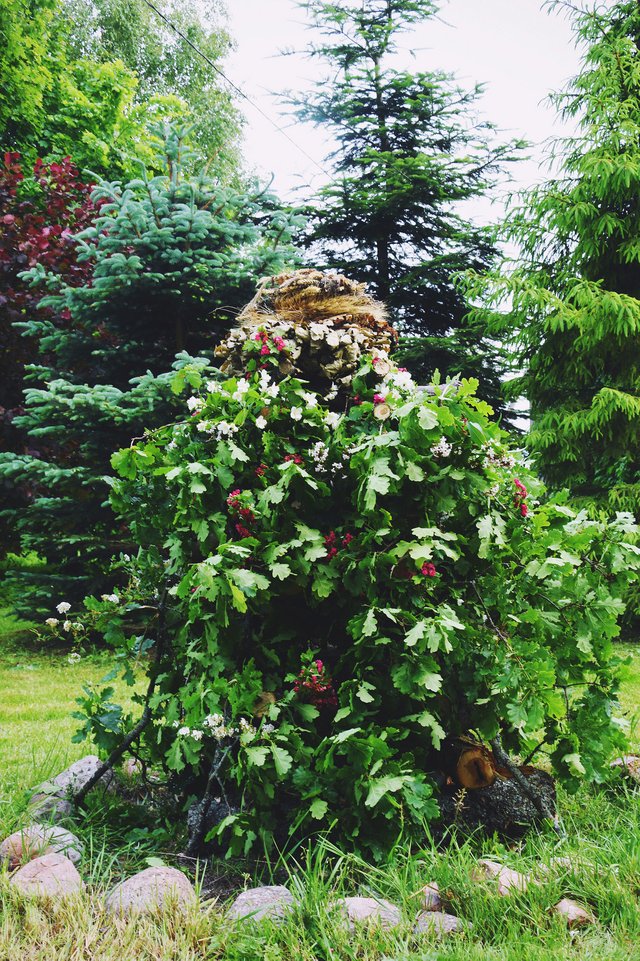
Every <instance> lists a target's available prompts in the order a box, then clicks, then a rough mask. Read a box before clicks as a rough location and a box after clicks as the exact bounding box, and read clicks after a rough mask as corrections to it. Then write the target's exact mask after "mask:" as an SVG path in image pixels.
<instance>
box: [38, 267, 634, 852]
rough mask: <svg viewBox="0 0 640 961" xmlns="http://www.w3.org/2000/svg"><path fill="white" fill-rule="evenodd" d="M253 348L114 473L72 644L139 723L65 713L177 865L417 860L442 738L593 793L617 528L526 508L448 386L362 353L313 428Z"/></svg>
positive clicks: (314, 414) (465, 389)
mask: <svg viewBox="0 0 640 961" xmlns="http://www.w3.org/2000/svg"><path fill="white" fill-rule="evenodd" d="M306 279H307V280H308V276H307V277H306ZM294 281H295V277H294ZM288 282H289V283H291V282H292V280H291V278H289V279H287V278H286V277H281V278H279V279H278V280H274V281H272V282H271V288H278V287H280V288H282V287H283V286H284V285H286V284H287V283H288ZM327 283H329V280H327ZM268 286H269V285H268ZM318 286H319V287H321V286H322V285H321V284H318ZM308 309H309V310H312V305H309V306H308ZM252 331H253V333H252V334H251V336H248V337H247V339H246V340H245V342H244V345H243V350H242V357H243V366H244V369H243V371H242V373H237V374H236V375H234V376H232V377H230V378H225V376H224V374H221V375H220V377H216V378H215V379H211V380H203V382H202V383H200V384H199V385H198V384H197V383H196V389H195V391H194V392H192V393H191V396H188V397H187V398H186V399H185V404H184V415H183V417H182V418H181V419H180V420H179V421H178V422H177V423H173V424H170V425H167V426H165V427H161V428H159V429H157V430H155V431H153V432H151V433H149V434H148V435H147V436H146V437H145V438H144V439H143V440H141V441H139V442H137V443H134V444H132V445H131V446H130V447H127V448H125V449H123V450H121V451H119V452H118V453H117V454H115V455H114V458H113V466H114V468H115V469H116V471H117V472H118V473H119V474H120V478H121V479H120V480H119V481H118V482H117V483H116V484H115V487H114V490H113V505H114V507H115V508H116V510H117V511H118V512H119V514H120V515H121V517H122V518H123V519H124V520H125V521H126V523H127V524H128V525H130V527H131V530H132V532H133V535H134V537H135V539H136V540H137V542H138V543H139V545H140V549H139V553H138V556H137V558H136V559H135V560H134V561H132V562H131V574H132V579H131V583H130V586H129V588H128V590H127V591H125V592H123V593H122V594H121V595H116V596H114V595H105V597H104V598H103V599H102V600H98V599H96V598H90V599H88V600H87V602H86V606H87V609H88V615H87V618H86V619H85V622H86V624H87V629H92V630H95V629H99V630H102V631H104V633H105V635H106V636H107V638H108V639H109V640H110V642H111V643H112V644H113V645H114V647H115V649H116V652H117V654H118V656H119V658H121V659H122V658H124V660H125V663H126V665H127V669H129V668H130V667H131V666H132V665H133V663H134V662H136V663H137V664H138V667H140V665H141V664H146V665H147V669H148V672H149V687H148V691H147V694H146V696H145V697H144V698H143V700H144V713H143V714H142V715H141V717H140V719H139V720H137V719H136V718H135V717H131V718H129V717H124V718H123V719H118V720H117V722H114V723H112V722H111V721H109V723H108V724H105V723H104V722H103V720H102V718H103V716H106V717H107V718H116V717H118V715H117V711H115V709H114V706H113V704H111V702H110V697H111V695H112V691H111V690H110V689H107V691H106V692H105V694H104V697H105V699H106V700H107V702H108V705H107V706H108V710H105V712H103V711H102V710H101V708H100V700H101V697H100V694H99V693H97V694H96V695H95V696H94V697H93V699H91V698H89V700H88V701H85V705H84V706H85V712H86V716H85V725H84V729H83V730H84V733H86V734H92V735H94V736H95V737H96V739H97V742H98V743H99V744H100V745H101V746H102V747H103V749H105V750H107V751H109V752H113V753H112V760H113V761H114V762H115V761H116V760H117V759H118V758H119V757H120V756H121V755H122V752H123V750H124V749H125V748H126V747H129V746H130V745H131V744H132V743H134V742H135V745H136V753H137V754H138V755H139V756H141V757H143V758H144V759H145V760H146V761H147V762H148V763H150V764H151V765H155V766H161V767H163V768H164V769H165V770H166V771H167V772H170V773H171V774H172V780H171V783H172V785H173V786H174V787H175V788H176V789H177V790H178V791H179V792H180V794H181V798H182V801H183V803H184V805H185V808H189V809H191V812H192V816H191V822H192V824H193V823H195V825H196V826H195V827H194V834H193V836H192V842H193V843H192V846H191V850H192V851H194V850H196V849H197V846H198V844H199V843H200V842H202V841H203V840H204V836H205V834H206V835H207V836H208V838H209V840H210V841H213V842H215V843H216V844H217V845H218V847H219V849H222V850H223V851H227V852H228V853H230V854H231V853H235V854H239V853H247V852H249V851H250V850H251V849H252V848H253V847H254V845H256V846H260V849H261V850H262V849H263V845H266V846H267V847H269V846H270V845H271V844H272V843H274V842H277V843H278V844H280V845H282V844H284V843H286V841H287V839H293V838H296V837H302V836H307V835H308V834H309V832H313V831H315V830H320V829H322V830H331V831H332V832H333V833H334V835H335V836H337V837H338V838H339V839H341V840H342V841H345V840H346V841H347V842H348V843H349V844H351V845H354V846H356V847H358V848H359V849H361V850H368V851H370V852H373V853H374V854H375V855H381V854H382V853H383V852H384V851H385V850H388V848H389V846H390V845H391V844H392V843H393V842H394V840H395V839H396V838H397V837H398V834H399V833H400V832H401V831H404V832H405V834H406V835H408V836H411V835H414V836H416V837H423V836H424V835H423V830H424V823H425V821H428V820H431V819H433V818H436V817H437V816H438V803H437V799H436V793H435V784H436V779H437V776H438V773H437V772H438V771H440V770H442V746H443V741H444V740H445V738H462V739H467V738H469V737H470V735H473V736H472V738H471V739H472V741H473V743H480V742H485V743H487V744H489V743H492V742H493V743H494V744H496V745H499V746H500V750H502V747H501V745H504V748H505V749H506V750H507V751H511V752H521V753H522V755H526V754H527V753H529V751H530V750H531V749H532V748H533V747H534V746H535V745H538V746H542V748H543V749H544V750H545V751H547V752H548V754H549V756H550V760H551V763H552V764H553V767H554V770H555V771H556V772H557V774H558V775H559V776H560V777H561V778H562V779H563V780H564V781H565V782H566V783H567V784H568V785H569V786H570V787H571V786H574V787H575V786H577V784H578V783H579V781H580V779H581V778H587V779H589V780H595V781H597V780H599V779H601V778H603V777H604V776H605V772H606V770H607V766H608V760H609V757H610V755H611V751H612V750H614V749H615V748H619V746H620V745H621V743H622V742H623V741H624V737H623V734H622V732H621V727H620V723H619V721H617V720H616V686H617V665H618V663H619V659H618V658H617V657H616V655H615V653H614V649H613V644H612V640H613V638H615V636H616V634H617V631H618V627H617V619H618V615H619V614H620V612H621V610H622V607H623V605H622V603H621V601H620V600H619V597H620V594H621V592H622V591H623V590H624V589H625V588H626V585H627V584H628V582H629V579H630V578H631V577H632V576H634V573H633V572H634V569H635V568H636V567H637V565H638V559H637V554H638V549H637V548H636V547H635V546H633V545H632V544H630V543H629V539H630V538H631V537H632V536H633V534H634V533H635V530H636V529H635V526H634V524H633V521H632V519H631V517H630V516H629V515H626V514H619V515H618V516H616V517H615V518H613V519H611V521H610V522H609V523H601V522H598V521H596V520H593V519H591V518H589V517H588V516H587V515H586V514H584V513H579V514H576V512H575V511H574V510H572V509H571V507H570V506H569V505H568V504H567V503H566V501H565V500H564V499H562V498H559V499H557V500H555V501H546V500H544V499H543V490H542V487H541V485H540V483H539V482H538V481H537V480H536V479H535V478H534V477H532V476H531V475H530V474H529V473H528V472H527V470H526V469H525V468H524V467H523V466H522V465H521V464H519V463H517V462H516V460H515V459H514V457H513V456H512V454H511V453H510V452H509V450H508V448H507V447H506V446H505V444H504V441H503V435H502V434H501V432H500V430H499V429H498V428H497V427H496V426H495V425H494V424H493V423H491V421H490V420H489V417H488V414H489V410H488V408H487V406H486V404H484V403H483V402H481V401H478V400H477V399H476V398H475V396H474V392H475V388H476V384H475V383H474V382H472V381H466V380H461V381H449V382H447V383H444V384H440V383H432V384H430V385H428V386H426V387H419V386H417V385H416V384H415V383H414V382H413V381H412V378H411V376H410V375H409V374H408V373H407V372H406V371H403V370H401V369H398V368H397V367H396V365H395V364H394V363H393V361H392V360H391V359H390V357H389V356H388V355H387V353H386V351H384V350H381V349H374V350H373V352H372V354H371V355H368V356H365V357H363V358H362V361H361V364H360V367H359V369H358V371H357V373H356V375H355V377H354V378H353V381H352V383H351V385H350V390H349V393H348V395H347V394H345V396H344V397H343V399H342V403H341V405H340V408H339V409H335V408H336V405H335V404H333V402H327V401H326V400H325V398H324V396H323V393H320V392H316V391H314V390H312V389H310V387H309V385H308V384H307V383H305V382H303V381H302V380H299V379H296V378H295V377H293V376H291V375H290V374H283V373H282V362H283V359H286V358H287V354H288V352H289V350H290V346H289V345H288V344H287V342H286V340H285V339H284V337H282V335H280V334H278V333H277V332H276V331H275V330H273V329H272V328H271V327H269V329H268V330H267V325H266V324H265V325H264V327H262V328H261V327H260V325H256V326H254V327H253V328H252ZM327 336H330V334H327ZM193 383H194V380H193V378H192V385H193ZM65 613H66V614H67V616H69V617H70V618H73V623H72V624H71V627H72V629H73V630H75V629H76V626H75V625H76V615H75V614H73V615H72V614H70V613H68V612H66V611H65ZM136 625H138V627H136ZM53 626H54V627H55V624H54V625H53ZM78 630H80V629H78ZM130 677H131V679H133V675H131V674H130ZM136 721H137V726H135V727H134V725H135V724H136ZM128 732H132V733H128ZM465 743H466V742H465ZM496 756H497V755H496ZM508 774H509V771H507V775H508ZM194 812H195V815H194ZM207 812H208V817H207V816H205V815H207Z"/></svg>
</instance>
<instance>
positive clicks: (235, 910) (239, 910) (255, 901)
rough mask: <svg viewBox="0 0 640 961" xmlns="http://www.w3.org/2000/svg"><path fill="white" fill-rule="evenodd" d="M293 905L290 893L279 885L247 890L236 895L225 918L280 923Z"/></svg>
mask: <svg viewBox="0 0 640 961" xmlns="http://www.w3.org/2000/svg"><path fill="white" fill-rule="evenodd" d="M294 903H295V902H294V900H293V895H292V894H291V891H289V890H287V888H285V887H283V886H282V885H281V884H270V885H265V886H264V887H261V888H249V890H248V891H243V892H242V894H239V895H238V897H237V898H236V899H235V901H234V902H233V904H232V905H231V907H230V908H229V910H228V912H227V916H228V917H230V918H235V919H240V918H246V919H247V920H252V921H262V919H263V918H271V919H272V920H278V921H281V920H282V919H283V918H284V917H285V915H287V914H289V912H290V911H291V910H292V908H293V905H294Z"/></svg>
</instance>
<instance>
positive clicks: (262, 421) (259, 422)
mask: <svg viewBox="0 0 640 961" xmlns="http://www.w3.org/2000/svg"><path fill="white" fill-rule="evenodd" d="M266 426H267V419H266V417H263V416H262V414H260V416H259V417H256V427H257V428H258V430H264V429H265V427H266Z"/></svg>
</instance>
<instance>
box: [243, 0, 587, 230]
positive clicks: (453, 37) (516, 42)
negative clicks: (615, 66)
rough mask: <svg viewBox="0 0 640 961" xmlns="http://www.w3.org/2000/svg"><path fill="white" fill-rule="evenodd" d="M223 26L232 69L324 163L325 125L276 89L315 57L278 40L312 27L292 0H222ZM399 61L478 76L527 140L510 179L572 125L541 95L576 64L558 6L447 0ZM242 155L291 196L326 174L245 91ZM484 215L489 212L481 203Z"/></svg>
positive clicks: (534, 166) (539, 170)
mask: <svg viewBox="0 0 640 961" xmlns="http://www.w3.org/2000/svg"><path fill="white" fill-rule="evenodd" d="M228 9H229V15H230V29H231V33H232V35H233V37H234V38H235V41H236V50H235V51H234V53H233V54H232V56H231V57H230V58H229V59H228V60H227V63H226V67H225V69H226V72H227V73H228V75H229V77H230V78H231V79H232V80H233V81H234V83H236V84H238V86H239V87H240V88H241V89H242V90H243V91H244V92H245V93H246V95H247V96H248V97H250V98H251V100H252V101H254V102H255V103H256V104H258V105H259V107H260V108H261V109H262V110H263V111H264V112H266V113H267V114H268V115H269V116H270V117H271V118H273V120H274V121H275V122H276V124H279V125H283V126H285V128H286V131H287V133H288V134H289V136H290V137H291V138H292V139H293V140H294V141H295V142H296V144H299V145H300V146H301V147H302V148H303V149H304V151H305V152H306V154H308V155H310V157H312V158H313V159H314V160H315V161H316V162H317V163H318V164H320V165H322V166H325V167H326V166H327V165H326V163H325V162H324V161H325V157H326V154H327V153H328V152H329V148H330V143H329V142H328V141H327V134H326V132H322V131H319V130H316V129H314V128H313V127H310V126H303V125H301V124H300V123H299V122H298V121H293V120H292V119H291V118H289V119H287V118H283V116H282V113H281V111H282V110H283V107H282V106H281V104H280V103H279V97H281V96H283V95H284V94H286V91H287V90H295V91H296V92H297V93H299V92H301V91H302V92H304V90H305V89H309V87H310V86H311V85H312V84H313V81H314V77H316V78H317V76H318V70H319V67H318V65H316V63H315V62H314V61H309V60H308V59H306V58H305V57H304V56H303V55H302V54H295V55H290V56H281V55H280V51H282V50H283V49H287V48H288V49H294V50H299V51H301V50H303V48H304V46H305V44H306V43H307V42H308V38H309V36H310V33H311V31H309V30H308V29H305V15H304V12H303V11H302V10H300V9H299V8H298V7H297V5H296V2H295V0H229V2H228ZM402 47H403V50H402V52H401V54H400V57H399V62H400V63H401V64H402V65H403V66H406V68H407V69H416V70H433V69H438V70H445V71H447V72H450V73H453V74H454V75H455V76H456V78H457V80H458V82H459V83H460V84H461V85H462V86H464V87H471V86H473V85H475V84H476V83H482V84H484V85H485V92H484V94H483V97H482V99H481V101H480V102H479V109H480V111H481V112H482V115H483V117H484V118H485V119H487V120H490V121H491V122H493V123H495V124H496V125H497V126H498V127H499V128H500V130H501V131H502V134H503V136H504V137H505V138H507V139H509V138H512V137H522V138H524V139H526V140H528V141H530V142H532V143H533V145H534V146H533V147H532V148H531V150H530V151H529V153H530V155H531V159H530V160H528V161H525V162H521V163H519V164H516V165H514V167H513V169H512V174H511V176H512V178H513V179H512V182H511V183H507V182H505V183H504V184H503V185H502V187H501V193H502V195H504V193H506V192H507V191H509V190H512V189H521V188H523V187H526V186H528V185H530V184H531V183H533V182H535V181H536V180H538V179H540V178H541V177H542V176H544V174H545V171H546V168H545V166H544V161H543V157H544V150H543V146H542V145H543V143H544V141H545V140H547V138H549V137H554V136H558V135H560V134H561V133H563V131H564V132H570V131H568V130H567V128H563V127H562V125H561V124H560V123H559V121H558V120H557V118H556V115H555V111H554V109H553V107H552V106H551V105H550V104H548V103H546V102H545V101H546V99H547V97H548V94H549V93H550V92H551V91H553V90H559V89H561V88H562V87H563V86H564V85H565V84H566V82H567V80H568V79H569V78H570V77H571V76H573V75H574V74H575V73H576V72H577V71H578V68H579V59H580V55H579V51H577V50H576V48H575V47H574V45H573V39H572V32H571V29H570V25H569V23H568V21H567V20H566V18H565V17H563V16H562V15H561V14H560V13H558V12H555V13H550V12H548V11H546V10H544V9H542V8H541V0H448V2H444V3H443V4H442V6H441V10H440V15H439V19H437V20H432V21H430V22H428V23H426V24H423V25H420V27H418V28H415V29H412V31H411V32H407V33H406V34H405V35H404V37H403V38H402ZM240 105H241V107H242V109H243V111H244V113H245V116H246V119H247V125H246V130H245V144H244V156H245V160H246V162H247V165H248V166H249V167H250V168H253V169H255V170H256V172H257V173H259V174H261V175H262V176H270V175H271V174H273V175H274V178H275V179H274V183H273V187H274V189H275V190H276V191H277V192H278V193H279V194H280V196H282V197H283V198H288V199H293V198H294V197H295V196H296V190H300V191H301V194H303V195H305V199H308V197H309V193H310V190H309V187H312V188H313V187H317V186H319V185H320V184H321V183H322V181H323V180H324V179H326V178H325V177H323V175H322V173H321V172H320V171H319V170H318V167H317V166H316V165H315V164H314V163H313V162H312V161H311V160H309V159H308V157H306V156H305V155H304V154H303V153H302V152H301V151H300V150H298V149H296V147H295V146H294V145H293V144H292V143H290V142H289V141H288V140H287V139H286V138H285V137H284V136H283V135H282V134H280V133H278V132H277V131H276V130H275V129H274V127H273V125H272V124H270V123H268V122H267V121H266V120H265V119H264V118H263V117H262V116H260V114H259V113H258V112H257V111H256V110H255V109H254V108H253V107H252V106H250V105H249V104H248V103H247V102H246V101H241V104H240ZM479 216H480V217H481V219H493V218H492V217H490V216H488V215H487V212H486V209H485V210H483V211H479Z"/></svg>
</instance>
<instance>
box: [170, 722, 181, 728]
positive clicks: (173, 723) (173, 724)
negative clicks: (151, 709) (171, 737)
mask: <svg viewBox="0 0 640 961" xmlns="http://www.w3.org/2000/svg"><path fill="white" fill-rule="evenodd" d="M171 727H180V721H172V723H171Z"/></svg>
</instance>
